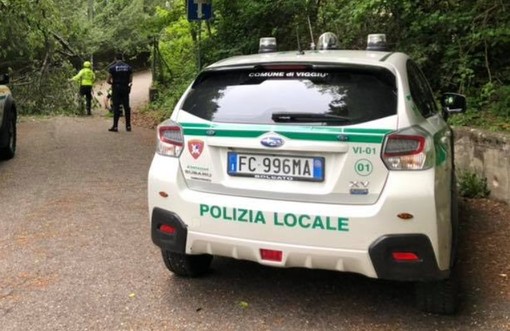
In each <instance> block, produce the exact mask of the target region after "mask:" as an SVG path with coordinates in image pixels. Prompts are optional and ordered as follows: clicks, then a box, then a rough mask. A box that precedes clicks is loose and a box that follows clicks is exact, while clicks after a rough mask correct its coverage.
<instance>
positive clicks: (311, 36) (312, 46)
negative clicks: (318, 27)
mask: <svg viewBox="0 0 510 331" xmlns="http://www.w3.org/2000/svg"><path fill="white" fill-rule="evenodd" d="M307 17H308V29H309V30H310V39H311V40H312V42H311V43H310V49H311V50H312V51H314V50H315V42H314V40H315V39H314V38H313V30H312V22H310V15H307Z"/></svg>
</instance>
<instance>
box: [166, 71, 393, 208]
mask: <svg viewBox="0 0 510 331" xmlns="http://www.w3.org/2000/svg"><path fill="white" fill-rule="evenodd" d="M181 106H182V107H181V109H179V110H178V111H177V112H176V113H175V114H174V116H173V119H174V120H175V121H177V122H178V123H179V124H180V125H181V127H182V128H183V133H184V139H185V141H184V143H185V146H184V149H185V151H184V152H183V154H182V155H181V156H180V164H181V168H182V171H183V174H184V176H185V179H186V182H187V185H188V187H189V188H191V189H192V190H197V191H201V192H211V193H218V194H224V195H235V196H245V197H254V198H266V199H272V200H289V201H302V202H318V203H331V204H355V205H363V204H374V203H375V202H376V201H377V199H378V197H379V196H380V194H381V192H382V191H383V188H384V184H385V181H386V178H387V176H388V171H387V169H386V167H385V166H384V164H383V162H382V160H381V156H380V155H381V148H382V145H383V141H384V137H385V135H386V134H387V133H389V132H391V131H393V130H395V129H396V125H397V115H396V113H397V93H396V79H395V76H394V75H393V73H391V72H390V71H389V70H388V69H386V68H383V67H379V66H367V65H363V66H360V65H349V66H346V65H342V66H338V67H335V66H332V65H327V66H323V65H313V64H296V63H291V64H278V65H274V64H267V65H263V64H262V65H261V64H258V65H256V66H253V67H246V66H245V67H242V68H237V69H236V68H222V69H217V68H216V69H215V70H212V71H205V72H203V73H202V74H201V75H200V76H199V77H198V78H197V79H196V81H195V82H194V84H193V85H192V87H191V89H190V90H189V91H188V93H187V95H186V96H185V98H184V99H183V102H182V104H181Z"/></svg>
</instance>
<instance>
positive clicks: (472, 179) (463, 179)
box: [458, 171, 491, 198]
mask: <svg viewBox="0 0 510 331" xmlns="http://www.w3.org/2000/svg"><path fill="white" fill-rule="evenodd" d="M458 186H459V187H458V188H459V194H460V196H462V197H465V198H487V197H488V196H489V195H490V193H491V192H490V190H489V188H488V187H487V178H485V177H483V176H480V175H478V174H476V173H474V172H471V171H460V172H459V174H458Z"/></svg>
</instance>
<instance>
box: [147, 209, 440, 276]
mask: <svg viewBox="0 0 510 331" xmlns="http://www.w3.org/2000/svg"><path fill="white" fill-rule="evenodd" d="M151 219H152V220H151V224H152V225H151V235H152V241H153V242H154V244H155V245H157V246H159V247H160V248H161V249H163V250H166V251H170V252H175V253H181V254H210V255H217V256H223V257H230V258H234V259H240V260H249V261H253V262H257V263H260V264H263V265H268V266H272V267H285V268H290V267H301V268H309V269H325V270H335V271H340V272H353V273H357V274H362V275H365V276H367V277H371V278H380V279H387V280H400V281H427V280H436V279H443V278H446V277H448V274H449V272H448V270H446V271H442V270H440V269H439V268H438V265H437V262H436V259H435V255H434V251H433V249H432V245H431V243H430V240H429V239H428V237H427V236H425V235H422V234H399V235H386V236H382V237H380V238H378V239H377V240H375V241H374V242H373V243H372V244H371V245H370V247H369V249H368V250H355V249H333V248H328V247H316V246H306V245H289V244H282V243H275V242H266V241H258V240H247V239H241V238H233V237H228V236H222V235H214V234H207V233H200V232H194V231H189V230H188V227H187V225H186V224H185V223H184V222H183V221H182V220H181V219H180V217H179V216H178V215H176V214H174V213H172V212H170V211H167V210H164V209H161V208H154V209H153V211H152V217H151ZM162 225H169V226H171V227H172V228H173V229H175V232H174V233H171V234H168V233H164V232H162V231H161V230H160V229H161V226H162ZM262 250H269V251H272V252H280V253H281V260H279V261H274V260H267V259H265V258H264V256H263V254H262ZM395 251H405V252H413V253H414V254H416V255H417V256H419V260H417V261H408V262H402V261H400V262H399V261H395V260H394V259H393V258H392V253H393V252H395Z"/></svg>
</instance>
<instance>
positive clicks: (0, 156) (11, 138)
mask: <svg viewBox="0 0 510 331" xmlns="http://www.w3.org/2000/svg"><path fill="white" fill-rule="evenodd" d="M7 136H8V139H7V145H6V146H5V147H3V148H0V160H9V159H12V158H13V157H14V154H16V138H17V136H16V114H15V113H13V114H12V116H11V119H10V121H9V123H8V126H7Z"/></svg>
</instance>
